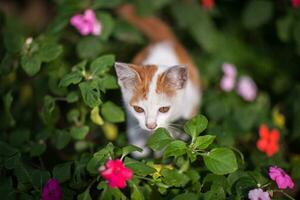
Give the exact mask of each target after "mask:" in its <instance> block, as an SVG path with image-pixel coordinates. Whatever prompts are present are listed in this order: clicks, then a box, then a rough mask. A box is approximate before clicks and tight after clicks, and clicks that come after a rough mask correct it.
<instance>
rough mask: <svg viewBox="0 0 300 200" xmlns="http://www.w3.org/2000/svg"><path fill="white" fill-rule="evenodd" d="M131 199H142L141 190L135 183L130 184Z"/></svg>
mask: <svg viewBox="0 0 300 200" xmlns="http://www.w3.org/2000/svg"><path fill="white" fill-rule="evenodd" d="M130 199H131V200H144V199H145V198H144V195H143V192H142V191H141V190H140V189H139V187H138V186H137V185H136V184H132V192H131V196H130Z"/></svg>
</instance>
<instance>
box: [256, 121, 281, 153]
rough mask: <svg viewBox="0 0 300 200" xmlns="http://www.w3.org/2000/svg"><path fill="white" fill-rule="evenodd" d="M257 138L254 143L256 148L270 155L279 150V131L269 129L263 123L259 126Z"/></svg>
mask: <svg viewBox="0 0 300 200" xmlns="http://www.w3.org/2000/svg"><path fill="white" fill-rule="evenodd" d="M259 136H260V138H259V140H258V141H257V143H256V146H257V148H258V149H259V150H260V151H262V152H264V153H266V154H267V156H269V157H271V156H272V155H273V154H275V153H277V152H278V150H279V147H278V142H279V131H278V130H277V129H273V130H271V131H270V130H269V128H268V126H267V125H265V124H262V125H260V127H259Z"/></svg>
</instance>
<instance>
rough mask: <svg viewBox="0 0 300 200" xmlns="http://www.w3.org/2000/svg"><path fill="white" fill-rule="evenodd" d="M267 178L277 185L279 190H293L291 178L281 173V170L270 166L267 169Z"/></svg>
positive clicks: (283, 172)
mask: <svg viewBox="0 0 300 200" xmlns="http://www.w3.org/2000/svg"><path fill="white" fill-rule="evenodd" d="M269 176H270V178H271V179H272V180H273V181H275V182H276V183H277V186H278V188H279V189H287V188H291V189H293V188H294V182H293V181H292V179H291V177H290V176H289V175H288V174H287V173H286V172H285V171H283V169H281V168H279V167H277V166H272V167H270V168H269Z"/></svg>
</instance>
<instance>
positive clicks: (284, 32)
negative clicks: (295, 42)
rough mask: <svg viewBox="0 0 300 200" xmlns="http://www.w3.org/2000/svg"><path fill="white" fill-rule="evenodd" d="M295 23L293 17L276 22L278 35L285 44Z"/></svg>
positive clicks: (286, 17)
mask: <svg viewBox="0 0 300 200" xmlns="http://www.w3.org/2000/svg"><path fill="white" fill-rule="evenodd" d="M292 23H293V16H291V15H286V16H284V17H282V18H280V19H278V20H277V22H276V28H277V35H278V37H279V39H280V40H281V41H283V42H287V41H288V40H289V39H290V36H291V29H292Z"/></svg>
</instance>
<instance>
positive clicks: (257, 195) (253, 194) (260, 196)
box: [248, 188, 270, 200]
mask: <svg viewBox="0 0 300 200" xmlns="http://www.w3.org/2000/svg"><path fill="white" fill-rule="evenodd" d="M248 198H249V199H250V200H270V195H269V193H268V192H264V191H263V190H262V189H260V188H258V189H253V190H250V191H249V193H248Z"/></svg>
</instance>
